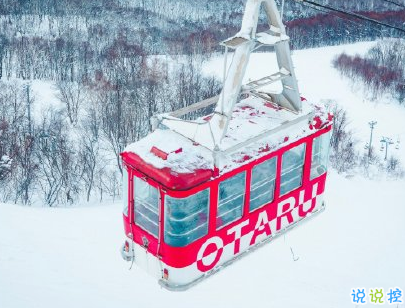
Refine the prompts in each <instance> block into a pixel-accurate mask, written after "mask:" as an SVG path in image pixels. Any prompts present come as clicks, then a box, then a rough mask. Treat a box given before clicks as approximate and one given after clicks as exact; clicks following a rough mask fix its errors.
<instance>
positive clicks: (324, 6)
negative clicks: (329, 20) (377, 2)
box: [295, 0, 405, 33]
mask: <svg viewBox="0 0 405 308" xmlns="http://www.w3.org/2000/svg"><path fill="white" fill-rule="evenodd" d="M295 1H297V2H303V3H308V4H312V5H314V6H317V7H321V8H324V9H326V10H329V11H333V12H338V13H341V14H344V15H349V16H353V17H356V18H358V19H361V20H365V21H368V22H372V23H375V24H379V25H381V26H384V27H387V28H391V29H395V30H397V31H400V32H403V33H405V29H403V28H400V27H397V26H393V25H390V24H387V23H385V22H382V21H378V20H375V19H373V18H369V17H367V16H364V15H360V14H357V13H353V12H347V11H345V10H342V9H339V8H335V7H332V6H330V5H323V4H319V3H317V2H314V1H311V0H295Z"/></svg>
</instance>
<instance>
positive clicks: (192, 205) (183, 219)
mask: <svg viewBox="0 0 405 308" xmlns="http://www.w3.org/2000/svg"><path fill="white" fill-rule="evenodd" d="M329 139H330V138H329V134H324V135H322V136H320V137H318V138H315V139H314V143H313V149H312V163H311V172H310V173H311V174H310V178H311V180H312V179H314V178H316V177H318V176H320V175H322V174H323V173H325V172H326V170H327V161H328V149H329ZM305 146H306V145H305V144H301V145H299V146H296V147H294V148H292V149H291V150H289V151H287V152H285V153H284V154H283V155H282V165H281V179H280V195H285V194H287V193H289V192H291V191H293V190H295V189H297V188H299V187H301V185H302V175H303V169H304V161H305ZM276 169H277V157H274V158H271V159H269V160H267V161H264V162H263V163H261V164H258V165H256V166H255V167H254V168H253V169H252V177H251V191H250V200H249V201H250V202H249V209H250V211H254V210H256V209H258V208H260V207H262V206H264V205H265V204H268V203H270V202H271V201H273V199H274V189H275V180H276V174H277V172H276V171H277V170H276ZM245 183H246V171H243V172H241V173H239V174H237V175H235V176H233V177H231V178H229V179H227V180H225V181H223V182H221V183H220V184H219V192H218V208H217V217H216V228H217V229H220V228H223V227H224V226H226V225H228V224H230V223H232V222H234V221H236V220H238V219H240V218H241V217H242V215H243V207H244V203H245V196H246V191H245V190H246V185H245ZM134 186H135V200H134V201H135V202H134V204H135V209H134V210H135V223H136V224H137V225H138V226H139V227H141V228H142V229H144V230H145V231H147V232H149V233H150V234H152V235H154V236H155V237H157V236H158V233H159V226H158V224H159V207H158V204H159V197H158V195H159V194H158V190H157V189H156V188H154V187H153V186H151V185H149V184H147V183H146V182H145V181H143V180H141V179H139V178H136V177H135V182H134ZM209 195H210V192H209V189H208V188H207V189H205V190H203V191H200V192H198V193H196V194H194V195H192V196H189V197H187V198H180V199H179V198H173V197H170V196H166V197H165V221H164V229H165V233H164V240H165V242H166V243H167V244H168V245H170V246H173V247H183V246H186V245H188V244H190V243H192V242H194V241H195V240H197V239H199V238H201V237H203V236H205V235H206V234H207V233H208V217H209V200H210V196H209Z"/></svg>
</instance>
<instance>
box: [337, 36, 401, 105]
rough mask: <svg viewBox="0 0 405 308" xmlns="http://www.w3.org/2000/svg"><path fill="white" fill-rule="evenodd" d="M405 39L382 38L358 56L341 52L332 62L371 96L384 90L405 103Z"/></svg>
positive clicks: (377, 96) (376, 95) (376, 96)
mask: <svg viewBox="0 0 405 308" xmlns="http://www.w3.org/2000/svg"><path fill="white" fill-rule="evenodd" d="M404 62H405V41H404V40H384V41H383V42H379V43H378V44H377V45H376V46H374V47H373V48H371V49H370V50H369V51H368V53H367V54H366V55H365V56H364V57H362V56H359V55H357V56H349V55H346V54H344V53H343V54H341V55H340V56H338V57H337V58H336V59H335V60H334V62H333V65H334V66H335V68H337V69H338V70H339V71H340V72H341V74H342V75H343V76H346V77H349V78H350V79H351V80H353V81H357V82H359V81H360V82H361V83H362V84H364V86H365V90H366V91H365V92H366V94H368V96H370V98H371V99H372V100H375V99H377V98H380V97H381V96H382V95H384V94H389V95H392V96H393V98H394V99H396V100H397V101H398V102H399V103H400V104H404V103H405V67H404Z"/></svg>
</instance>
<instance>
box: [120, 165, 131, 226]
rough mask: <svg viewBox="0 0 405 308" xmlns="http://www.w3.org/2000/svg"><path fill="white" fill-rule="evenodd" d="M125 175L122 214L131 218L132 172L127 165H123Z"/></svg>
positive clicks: (123, 177)
mask: <svg viewBox="0 0 405 308" xmlns="http://www.w3.org/2000/svg"><path fill="white" fill-rule="evenodd" d="M123 171H124V172H123V175H122V199H123V201H124V208H123V209H122V214H124V216H125V217H126V218H129V212H130V204H131V202H130V200H129V196H130V193H129V188H130V177H131V175H130V172H129V169H128V168H126V167H125V166H124V167H123Z"/></svg>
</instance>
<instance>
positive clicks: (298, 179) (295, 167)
mask: <svg viewBox="0 0 405 308" xmlns="http://www.w3.org/2000/svg"><path fill="white" fill-rule="evenodd" d="M304 159H305V144H301V145H299V146H296V147H295V148H292V149H291V150H289V151H287V152H285V153H284V154H283V158H282V166H281V184H280V195H285V194H287V193H289V192H290V191H292V190H294V189H297V188H298V187H300V186H301V185H302V173H303V169H304V168H303V167H304Z"/></svg>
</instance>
